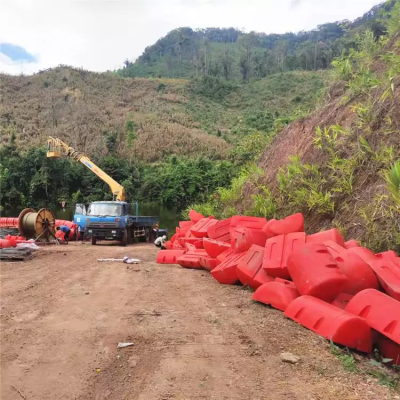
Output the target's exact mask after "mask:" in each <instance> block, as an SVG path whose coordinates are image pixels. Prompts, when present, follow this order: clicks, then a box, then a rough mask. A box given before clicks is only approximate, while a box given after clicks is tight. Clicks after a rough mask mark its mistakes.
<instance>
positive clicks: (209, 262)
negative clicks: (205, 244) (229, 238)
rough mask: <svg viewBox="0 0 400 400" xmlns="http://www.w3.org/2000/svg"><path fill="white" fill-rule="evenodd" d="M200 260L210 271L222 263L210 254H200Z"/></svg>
mask: <svg viewBox="0 0 400 400" xmlns="http://www.w3.org/2000/svg"><path fill="white" fill-rule="evenodd" d="M199 262H200V265H201V266H202V267H203V268H204V269H206V270H208V271H212V270H213V269H214V268H215V267H216V266H217V265H218V264H220V262H219V261H218V260H217V259H216V258H212V257H209V256H200V257H199Z"/></svg>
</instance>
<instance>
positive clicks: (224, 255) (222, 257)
mask: <svg viewBox="0 0 400 400" xmlns="http://www.w3.org/2000/svg"><path fill="white" fill-rule="evenodd" d="M232 254H234V252H233V249H232V248H231V247H229V248H228V249H226V250H224V251H223V252H222V253H221V254H219V255H218V256H217V260H218V261H219V262H220V263H222V262H224V261H225V260H226V259H227V258H228V257H230V256H231V255H232Z"/></svg>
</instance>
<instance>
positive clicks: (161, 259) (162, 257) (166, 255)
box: [156, 250, 185, 264]
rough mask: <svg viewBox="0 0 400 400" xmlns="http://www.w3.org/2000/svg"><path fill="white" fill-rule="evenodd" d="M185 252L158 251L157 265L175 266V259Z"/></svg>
mask: <svg viewBox="0 0 400 400" xmlns="http://www.w3.org/2000/svg"><path fill="white" fill-rule="evenodd" d="M184 253H185V250H160V251H159V252H158V254H157V260H156V262H157V263H158V264H176V263H177V261H176V260H177V258H178V257H180V256H183V254H184Z"/></svg>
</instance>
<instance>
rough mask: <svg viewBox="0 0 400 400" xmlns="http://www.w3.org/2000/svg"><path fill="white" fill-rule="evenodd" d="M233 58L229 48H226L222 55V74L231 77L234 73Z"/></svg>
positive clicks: (226, 77)
mask: <svg viewBox="0 0 400 400" xmlns="http://www.w3.org/2000/svg"><path fill="white" fill-rule="evenodd" d="M232 64H233V58H232V56H231V52H230V51H229V49H225V50H224V52H223V53H222V56H221V65H222V75H223V76H224V78H225V79H229V78H230V76H231V73H232Z"/></svg>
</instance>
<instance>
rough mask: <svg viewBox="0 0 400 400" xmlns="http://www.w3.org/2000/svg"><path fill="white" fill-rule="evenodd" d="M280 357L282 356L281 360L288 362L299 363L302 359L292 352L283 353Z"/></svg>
mask: <svg viewBox="0 0 400 400" xmlns="http://www.w3.org/2000/svg"><path fill="white" fill-rule="evenodd" d="M280 357H281V361H283V362H287V363H290V364H297V363H298V362H299V361H300V357H299V356H295V355H294V354H292V353H281V354H280Z"/></svg>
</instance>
